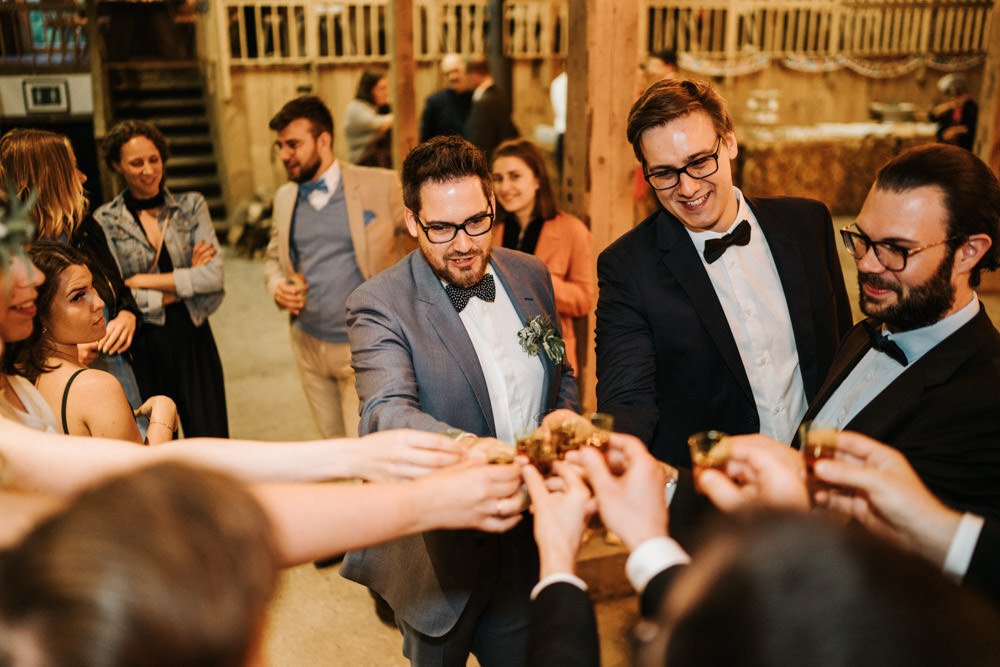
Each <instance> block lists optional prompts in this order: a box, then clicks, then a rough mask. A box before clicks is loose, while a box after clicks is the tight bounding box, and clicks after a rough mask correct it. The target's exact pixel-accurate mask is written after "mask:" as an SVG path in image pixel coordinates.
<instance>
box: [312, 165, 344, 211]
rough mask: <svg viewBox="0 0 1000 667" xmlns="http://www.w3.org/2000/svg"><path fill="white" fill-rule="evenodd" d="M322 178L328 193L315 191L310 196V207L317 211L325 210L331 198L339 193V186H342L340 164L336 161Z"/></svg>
mask: <svg viewBox="0 0 1000 667" xmlns="http://www.w3.org/2000/svg"><path fill="white" fill-rule="evenodd" d="M320 178H321V179H322V180H324V181H326V192H323V191H322V190H313V191H312V192H310V193H309V196H308V201H309V205H310V206H312V207H313V208H314V209H316V210H317V211H321V210H323V207H324V206H326V203H327V202H328V201H330V197H332V196H333V193H334V192H336V191H337V186H338V185H340V162H338V161H337V160H334V161H333V164H331V165H330V166H329V167H327V169H326V171H324V172H323V173H322V174H321V175H320Z"/></svg>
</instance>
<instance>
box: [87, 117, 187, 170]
mask: <svg viewBox="0 0 1000 667" xmlns="http://www.w3.org/2000/svg"><path fill="white" fill-rule="evenodd" d="M133 137H146V138H147V139H149V140H150V141H152V142H153V145H154V146H156V150H157V151H159V153H160V162H162V163H163V164H166V163H167V158H169V157H170V152H169V151H168V150H167V140H166V138H165V137H164V136H163V133H162V132H160V130H159V128H157V127H156V126H155V125H153V124H152V123H147V122H146V121H144V120H123V121H121V122H120V123H116V124H115V126H114V127H112V128H111V131H109V132H108V133H107V135H105V137H104V141H103V142H102V143H101V150H102V151H103V152H104V164H106V165H108V169H112V170H113V169H114V168H115V165H116V164H118V163H119V162H121V161H122V146H124V145H125V144H127V143H128V142H129V140H130V139H132V138H133Z"/></svg>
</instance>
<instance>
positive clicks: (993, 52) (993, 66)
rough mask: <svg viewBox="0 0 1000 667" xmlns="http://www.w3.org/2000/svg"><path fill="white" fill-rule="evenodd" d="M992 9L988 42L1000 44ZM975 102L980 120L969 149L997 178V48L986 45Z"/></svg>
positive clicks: (999, 20) (999, 19) (999, 15)
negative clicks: (981, 77) (980, 83)
mask: <svg viewBox="0 0 1000 667" xmlns="http://www.w3.org/2000/svg"><path fill="white" fill-rule="evenodd" d="M993 11H994V12H995V13H994V15H993V17H992V21H990V34H989V35H988V37H987V39H986V44H987V45H997V44H1000V10H997V9H994V10H993ZM976 101H977V102H978V103H979V121H978V128H977V129H976V143H975V145H974V146H973V147H972V148H973V150H975V151H976V155H978V156H979V157H981V158H982V159H983V160H985V161H986V164H988V165H990V167H991V168H992V169H993V173H994V174H996V175H997V176H998V177H1000V48H990V46H987V50H986V62H985V63H983V85H982V87H981V88H980V90H979V97H978V98H977V99H976Z"/></svg>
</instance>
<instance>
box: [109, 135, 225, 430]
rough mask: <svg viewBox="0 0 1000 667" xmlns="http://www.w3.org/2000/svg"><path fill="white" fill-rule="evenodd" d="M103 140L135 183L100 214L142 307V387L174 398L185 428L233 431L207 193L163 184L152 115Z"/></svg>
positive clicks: (138, 360)
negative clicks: (218, 333)
mask: <svg viewBox="0 0 1000 667" xmlns="http://www.w3.org/2000/svg"><path fill="white" fill-rule="evenodd" d="M103 148H104V160H105V162H106V163H107V164H108V166H109V167H111V168H112V169H114V170H115V171H117V172H118V173H119V174H121V175H122V176H123V177H124V179H125V183H126V185H127V187H126V189H125V190H124V191H123V192H122V193H121V194H119V195H118V196H117V197H116V198H115V199H114V200H113V201H111V202H109V203H107V204H104V205H103V206H101V207H100V208H99V209H97V212H96V213H95V214H94V218H95V219H96V220H97V222H98V223H100V225H101V227H102V228H103V229H104V233H105V234H106V235H107V237H108V243H109V245H110V246H111V250H112V252H114V254H115V259H116V260H117V261H118V266H119V267H120V268H121V272H122V276H123V277H124V278H125V284H126V285H128V286H129V287H130V288H131V289H132V294H133V295H134V296H135V300H136V302H137V303H138V304H139V308H140V309H141V310H142V315H143V322H144V324H143V327H142V328H141V329H140V330H139V332H138V334H137V335H136V339H135V342H134V343H133V345H132V350H133V356H134V359H135V363H134V367H135V374H136V378H137V379H138V380H139V388H140V390H141V392H142V395H143V396H153V395H156V394H164V395H166V396H169V397H170V398H172V399H174V402H176V403H177V413H178V415H179V416H180V420H181V426H182V428H183V429H184V435H185V436H186V437H195V436H215V437H222V438H225V437H228V435H229V428H228V422H227V417H226V396H225V387H224V384H223V378H222V362H221V361H220V360H219V353H218V350H217V349H216V347H215V339H214V338H213V337H212V330H211V329H210V328H209V325H208V316H209V315H210V314H211V313H213V312H214V311H215V309H216V308H218V307H219V304H220V303H221V302H222V296H223V269H222V257H221V256H220V255H219V242H218V241H217V240H216V238H215V230H214V229H213V228H212V221H211V219H210V218H209V215H208V207H207V205H206V204H205V198H204V197H202V196H201V195H200V194H198V193H197V192H186V193H183V194H180V195H174V194H173V193H171V192H170V191H168V190H167V189H166V188H165V187H164V184H163V183H164V176H163V165H164V164H165V162H166V159H167V144H166V140H165V139H164V138H163V135H162V134H161V133H160V131H159V130H158V129H156V127H154V126H153V125H151V124H149V123H146V122H143V121H123V122H121V123H118V124H117V125H115V126H114V127H113V128H112V129H111V131H110V132H109V133H108V135H107V137H106V139H105V141H104V147H103Z"/></svg>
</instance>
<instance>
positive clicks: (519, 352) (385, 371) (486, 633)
mask: <svg viewBox="0 0 1000 667" xmlns="http://www.w3.org/2000/svg"><path fill="white" fill-rule="evenodd" d="M403 199H404V203H405V206H406V209H405V215H406V226H407V229H408V230H409V232H410V235H411V236H413V237H414V238H415V239H417V242H418V244H419V250H415V251H413V252H411V253H410V254H409V255H407V256H406V257H405V258H404V259H403V260H402V261H400V262H399V263H397V264H396V265H395V266H393V267H392V268H390V269H389V270H387V271H385V272H383V273H381V274H379V275H377V276H375V277H374V278H372V279H371V280H369V281H368V282H366V283H365V284H364V285H362V286H361V287H359V288H358V289H357V290H356V291H355V292H354V293H353V294H352V295H351V296H350V298H349V299H348V300H347V327H348V335H349V338H350V343H351V356H352V358H353V363H354V370H355V373H356V376H357V387H358V395H359V396H360V398H361V402H362V410H361V424H360V431H361V432H362V433H372V432H374V431H381V430H385V429H392V428H402V427H406V428H414V429H419V430H424V431H436V432H439V433H445V432H453V433H463V434H464V433H467V434H472V435H474V436H480V437H494V438H497V439H499V440H502V441H505V442H508V443H513V442H514V437H515V434H516V433H517V432H518V431H521V430H524V429H525V428H529V427H532V426H534V425H535V424H536V422H537V420H538V419H539V416H540V415H541V414H542V413H544V412H546V411H549V410H552V409H555V408H570V409H578V402H577V394H576V382H575V380H574V378H573V374H572V370H571V369H570V367H569V365H568V364H567V363H566V359H565V349H564V348H563V347H562V346H560V345H559V341H558V337H559V335H560V333H559V329H558V327H559V318H558V317H557V315H556V306H555V297H554V296H553V293H552V279H551V278H550V276H549V273H548V270H546V268H545V265H544V264H542V262H541V261H539V260H538V259H537V258H536V257H533V256H532V255H527V254H525V253H521V252H517V251H514V250H508V249H506V248H493V247H492V234H491V230H492V227H493V219H494V215H495V211H496V202H495V200H494V197H493V179H492V177H491V175H490V171H489V167H488V165H487V163H486V159H485V157H484V155H483V153H482V151H480V150H479V149H478V148H476V147H475V146H473V145H472V144H470V143H469V142H467V141H465V140H464V139H462V138H460V137H436V138H434V139H431V140H430V141H428V142H426V143H423V144H420V145H419V146H417V147H416V148H414V149H413V150H412V151H411V152H410V154H409V155H408V156H407V157H406V160H405V161H404V162H403ZM529 325H530V326H529ZM543 341H544V342H545V345H543V344H542V343H543ZM550 353H551V354H550ZM463 439H464V438H463ZM507 465H515V464H513V463H510V464H507ZM522 510H523V506H522V502H521V498H519V497H511V498H507V499H503V500H500V501H498V502H497V506H496V512H497V515H499V516H511V515H517V514H518V513H519V512H521V511H522ZM341 574H342V575H343V576H344V577H346V578H348V579H351V580H352V581H357V582H359V583H362V584H364V585H366V586H368V587H369V588H371V589H373V590H374V591H375V592H376V593H378V594H379V595H381V596H382V597H383V598H384V599H385V600H386V601H387V602H388V603H389V605H390V606H391V607H392V608H393V611H395V615H396V624H397V626H398V627H399V629H400V631H401V632H402V633H403V653H404V655H405V656H406V657H407V658H409V659H410V661H411V663H412V664H414V665H455V666H456V667H457V666H462V667H464V665H465V664H466V661H467V659H468V655H469V653H473V654H474V655H475V656H476V658H477V659H478V660H479V663H480V664H481V665H483V667H494V666H497V667H505V666H508V665H509V666H510V667H514V666H519V665H523V664H524V663H525V660H526V642H527V629H528V613H529V604H530V600H529V593H530V591H531V588H532V586H533V585H534V583H535V582H536V581H537V580H538V552H537V550H536V549H535V545H534V541H533V538H532V528H531V522H530V520H528V519H525V520H523V521H521V522H520V524H519V525H517V526H515V527H514V528H513V529H511V530H510V531H509V532H507V533H504V534H501V535H492V534H486V533H481V532H477V531H433V532H430V533H424V534H422V535H416V536H413V537H410V538H405V539H402V540H396V541H394V542H390V543H388V544H385V545H382V546H379V547H375V548H372V549H366V550H365V551H363V552H355V553H350V554H348V555H347V558H346V559H345V561H344V565H343V567H342V568H341Z"/></svg>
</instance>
